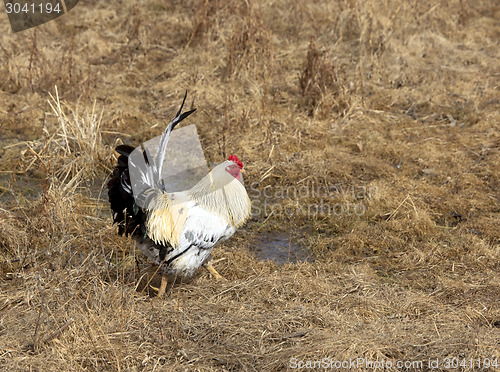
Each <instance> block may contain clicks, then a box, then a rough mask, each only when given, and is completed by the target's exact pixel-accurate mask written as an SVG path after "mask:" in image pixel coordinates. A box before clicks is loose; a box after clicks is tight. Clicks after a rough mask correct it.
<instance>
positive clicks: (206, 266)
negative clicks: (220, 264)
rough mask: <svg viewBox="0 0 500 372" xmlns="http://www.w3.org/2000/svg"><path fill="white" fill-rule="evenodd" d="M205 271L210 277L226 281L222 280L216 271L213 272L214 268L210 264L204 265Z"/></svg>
mask: <svg viewBox="0 0 500 372" xmlns="http://www.w3.org/2000/svg"><path fill="white" fill-rule="evenodd" d="M204 267H205V269H207V270H208V272H209V273H210V274H212V276H213V277H214V278H215V279H217V280H227V279H226V278H224V277H223V276H222V275H221V274H219V273H218V272H217V270H215V268H214V267H213V266H212V262H208V263H206V264H205V266H204Z"/></svg>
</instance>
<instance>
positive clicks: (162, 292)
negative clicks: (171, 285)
mask: <svg viewBox="0 0 500 372" xmlns="http://www.w3.org/2000/svg"><path fill="white" fill-rule="evenodd" d="M167 284H168V279H167V277H166V276H165V275H162V276H161V285H160V289H159V290H158V297H163V296H164V295H165V291H166V289H167Z"/></svg>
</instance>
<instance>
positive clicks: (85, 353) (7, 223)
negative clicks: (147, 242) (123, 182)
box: [0, 0, 500, 371]
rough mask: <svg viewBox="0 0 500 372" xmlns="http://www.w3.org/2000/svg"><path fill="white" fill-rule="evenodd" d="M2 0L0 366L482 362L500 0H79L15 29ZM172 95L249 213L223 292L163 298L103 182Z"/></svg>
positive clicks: (494, 288) (425, 365)
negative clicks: (279, 257) (277, 254)
mask: <svg viewBox="0 0 500 372" xmlns="http://www.w3.org/2000/svg"><path fill="white" fill-rule="evenodd" d="M1 10H2V12H1V13H0V14H2V17H3V22H2V23H1V25H0V27H1V33H0V40H1V44H0V46H1V48H0V62H1V63H0V126H1V132H0V143H1V145H2V146H1V148H0V156H1V158H2V161H1V165H0V202H1V205H0V369H1V370H5V371H81V370H82V371H83V370H85V371H282V370H298V368H294V367H299V366H303V367H306V365H303V364H299V362H301V363H302V362H303V363H305V362H306V361H310V363H313V362H314V361H328V363H330V364H329V365H328V367H335V366H340V367H341V368H340V369H342V370H347V369H348V368H342V365H341V364H339V363H342V362H345V361H347V362H348V361H349V360H351V361H352V360H356V362H357V363H359V364H356V368H351V370H359V371H364V370H411V371H413V370H431V367H436V368H434V369H432V370H460V371H470V370H494V369H495V367H494V366H493V365H492V364H491V363H493V362H494V361H495V360H497V362H498V363H500V233H499V231H500V208H499V205H500V191H499V189H500V180H499V174H500V156H499V155H500V134H499V133H500V131H499V127H500V125H499V123H500V44H499V40H500V21H499V20H500V5H499V3H498V1H495V0H478V1H472V0H463V1H459V0H450V1H441V2H440V1H435V2H433V1H429V0H421V1H402V2H401V1H396V0H380V1H375V0H367V1H360V0H324V1H319V0H318V1H315V0H312V1H308V2H305V1H304V2H299V1H285V0H276V1H269V2H266V1H260V0H245V1H243V0H235V1H229V0H214V1H208V0H205V1H203V0H198V1H191V0H186V1H177V0H175V1H160V0H145V1H139V2H137V1H132V0H123V1H113V2H110V3H109V4H108V2H104V1H96V0H86V1H83V0H82V1H81V2H80V3H79V4H78V5H77V6H76V7H75V8H74V9H73V10H72V11H71V12H69V13H68V14H66V15H64V16H63V17H61V18H59V19H57V20H55V21H52V22H49V23H47V24H44V25H42V26H39V27H37V28H35V29H30V30H27V31H23V32H19V33H16V34H13V33H12V31H11V29H10V26H9V24H8V21H7V16H6V14H5V13H4V11H3V10H4V9H3V3H2V5H1ZM56 87H57V88H56ZM185 90H188V91H189V95H188V108H189V107H191V106H193V107H197V108H198V111H197V112H196V113H195V114H194V115H192V116H191V117H190V118H189V119H188V120H186V125H187V124H193V123H194V124H196V126H197V129H198V132H199V134H200V138H201V141H202V144H203V147H204V151H205V154H206V157H207V159H208V160H209V161H222V160H224V158H225V157H226V156H228V155H229V154H231V153H236V154H237V155H238V156H239V157H240V158H241V159H242V161H243V162H244V164H245V166H246V169H247V173H246V179H245V184H246V186H247V189H248V191H249V195H250V197H251V199H252V202H253V203H254V214H253V217H252V219H251V220H250V221H248V222H247V224H246V225H245V226H244V228H242V229H240V230H239V232H238V233H237V234H236V235H235V236H234V237H233V238H232V239H230V240H229V241H227V242H226V243H224V244H223V245H220V246H218V247H216V249H215V250H214V256H215V259H216V263H215V267H216V268H217V270H218V271H219V272H220V273H221V274H222V275H223V276H224V277H226V278H227V279H228V281H227V282H217V281H214V280H213V279H212V278H211V277H210V276H209V274H208V273H207V272H206V271H204V270H200V272H199V275H197V276H196V277H195V278H194V279H193V280H192V281H191V282H190V283H182V284H179V285H175V286H174V287H173V288H172V290H171V291H170V292H169V294H168V296H167V297H166V298H165V299H158V298H156V297H155V296H154V293H153V292H152V291H150V290H149V287H147V286H146V287H145V285H144V284H145V282H146V281H147V280H149V279H152V280H153V283H155V282H157V280H158V278H157V276H154V270H155V268H154V267H153V268H152V267H151V266H150V265H149V264H148V263H147V262H146V260H145V259H144V257H143V256H142V255H141V254H140V252H136V251H135V250H134V243H133V242H132V240H130V239H127V238H122V237H119V236H118V235H117V234H116V227H114V226H112V225H111V213H110V210H109V205H108V202H107V195H106V190H105V184H106V181H107V177H108V175H109V174H110V172H111V169H112V167H113V163H114V161H115V159H116V157H115V153H114V151H113V148H114V147H115V146H116V145H117V144H119V143H122V142H123V143H128V144H136V145H138V144H139V143H140V141H145V140H148V139H150V138H153V137H155V136H158V135H159V134H160V133H161V131H162V129H163V128H164V126H165V125H166V123H167V122H168V121H169V120H170V119H171V117H173V115H174V114H175V112H176V111H177V109H178V106H179V104H180V102H181V100H182V96H183V94H184V92H185ZM258 246H260V247H261V248H262V247H264V248H265V249H267V250H269V251H272V250H273V249H276V248H281V249H282V250H284V251H285V253H284V254H285V256H286V255H287V254H288V253H286V250H287V249H288V250H289V251H290V252H289V254H290V255H291V258H293V257H292V256H293V253H294V251H295V250H299V249H302V250H304V251H305V252H306V255H307V256H308V260H305V261H299V262H294V261H295V260H293V259H291V260H285V261H287V262H285V263H282V262H277V261H263V260H259V259H257V258H256V256H255V252H254V250H255V248H256V247H258ZM287 247H288V248H287ZM282 253H283V252H282ZM324 358H327V359H325V360H323V359H324ZM358 358H359V359H358ZM429 360H431V361H433V362H434V363H435V362H437V363H438V364H433V365H432V366H431V365H429ZM374 362H377V363H380V364H378V365H374V364H372V365H370V364H369V363H374ZM398 362H402V363H403V364H401V365H397V363H398ZM447 362H449V365H447V364H446V363H447ZM335 363H337V364H335ZM382 363H384V364H383V367H384V368H382ZM390 363H393V364H392V365H391V364H390ZM420 363H421V364H420ZM457 363H458V365H457ZM453 365H454V366H455V367H456V368H451V367H453ZM344 366H345V364H344ZM377 366H379V367H380V368H376V367H377ZM488 366H489V368H487V367H488ZM309 367H312V366H311V365H309ZM316 367H318V368H317V370H320V369H322V367H325V365H324V364H322V365H319V364H318V363H316ZM447 367H450V368H447ZM301 370H312V368H302V369H301ZM332 370H335V368H332Z"/></svg>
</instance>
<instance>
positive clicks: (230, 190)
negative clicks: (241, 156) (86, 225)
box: [108, 96, 250, 296]
mask: <svg viewBox="0 0 500 372" xmlns="http://www.w3.org/2000/svg"><path fill="white" fill-rule="evenodd" d="M185 100H186V96H184V100H183V102H182V105H181V108H180V109H179V111H178V112H177V115H176V116H175V118H174V119H173V120H172V121H171V122H170V123H169V124H168V126H167V128H166V129H165V131H164V133H163V134H162V136H161V138H160V142H159V146H158V152H157V155H156V157H155V158H154V159H151V156H149V153H148V152H147V150H146V149H145V148H144V147H143V148H142V154H143V156H144V159H145V165H146V166H145V167H139V166H138V165H136V164H134V162H132V161H131V160H130V159H129V155H130V154H131V153H132V152H133V151H134V148H133V147H131V146H127V145H121V146H118V147H117V148H116V151H117V152H118V153H119V154H120V157H119V158H118V164H117V165H116V166H115V168H114V170H113V175H112V177H111V179H110V181H109V182H108V190H109V191H108V196H109V202H110V204H111V210H112V212H113V221H114V222H115V223H117V224H118V228H119V231H118V232H119V234H120V235H122V234H123V233H125V235H126V236H128V235H132V236H133V237H134V238H135V239H136V245H137V248H138V249H139V250H140V251H141V252H142V253H144V254H145V255H146V256H147V257H148V259H149V260H150V261H151V262H153V263H154V264H156V265H161V272H162V280H161V286H160V288H159V290H158V296H162V295H164V293H165V290H166V288H167V284H168V283H169V282H172V281H175V280H176V278H190V277H192V276H193V274H194V273H195V271H196V270H197V269H198V268H199V267H200V266H201V265H204V266H205V267H206V268H207V270H208V271H209V272H210V273H211V274H212V275H213V276H214V277H216V278H217V279H221V278H222V277H221V276H220V275H219V273H218V272H217V271H216V270H215V269H214V267H213V266H212V264H211V252H212V249H213V248H214V246H215V245H216V244H217V243H219V242H221V241H224V240H227V239H229V238H230V237H231V236H232V235H233V234H234V233H235V232H236V229H237V228H238V227H240V226H241V225H242V224H243V223H244V222H245V221H246V219H247V218H248V217H249V215H250V199H249V198H248V195H247V192H246V190H245V187H244V186H243V180H242V175H241V172H243V164H242V163H241V161H240V160H238V158H237V157H236V156H235V155H231V156H230V157H229V159H228V160H227V161H225V162H223V163H221V164H219V165H218V166H216V167H215V168H213V169H212V170H211V171H210V172H209V173H208V174H207V175H206V176H205V177H203V178H202V179H201V180H200V181H199V182H198V183H197V184H196V185H195V186H194V187H192V188H191V189H189V190H187V191H182V192H173V193H171V192H166V191H165V187H164V182H163V180H162V179H161V174H162V167H163V162H164V159H165V151H166V148H167V143H168V139H169V137H170V133H171V132H172V130H173V129H174V128H175V126H176V125H177V124H179V123H180V122H181V121H182V120H183V119H185V118H186V117H187V116H189V115H190V114H192V113H193V112H194V111H195V110H191V111H188V112H185V113H181V111H182V107H183V106H184V102H185ZM132 168H134V169H133V170H134V172H137V171H138V172H140V173H139V174H140V175H141V182H142V183H143V188H142V190H143V191H142V192H141V194H140V196H139V197H138V198H134V196H133V195H134V193H133V187H132V183H131V180H130V173H129V169H132ZM141 168H144V169H141ZM134 186H135V184H134Z"/></svg>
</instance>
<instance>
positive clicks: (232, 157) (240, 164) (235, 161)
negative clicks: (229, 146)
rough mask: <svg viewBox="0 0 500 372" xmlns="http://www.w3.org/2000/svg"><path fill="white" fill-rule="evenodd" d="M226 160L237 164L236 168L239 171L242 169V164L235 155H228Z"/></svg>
mask: <svg viewBox="0 0 500 372" xmlns="http://www.w3.org/2000/svg"><path fill="white" fill-rule="evenodd" d="M227 160H229V161H232V162H233V163H236V164H238V167H240V169H243V163H242V162H241V161H240V159H238V157H237V156H236V155H229V159H227Z"/></svg>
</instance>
